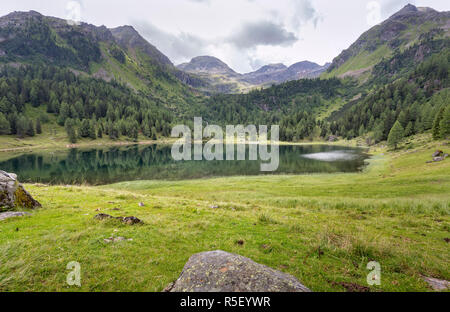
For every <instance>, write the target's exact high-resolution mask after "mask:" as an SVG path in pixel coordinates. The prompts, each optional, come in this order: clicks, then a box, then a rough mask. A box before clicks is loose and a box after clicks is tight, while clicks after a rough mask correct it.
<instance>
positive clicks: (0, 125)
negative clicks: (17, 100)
mask: <svg viewBox="0 0 450 312" xmlns="http://www.w3.org/2000/svg"><path fill="white" fill-rule="evenodd" d="M10 133H11V126H10V124H9V121H8V120H7V119H6V117H5V115H3V114H2V113H0V134H10Z"/></svg>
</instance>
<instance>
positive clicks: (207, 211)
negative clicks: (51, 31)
mask: <svg viewBox="0 0 450 312" xmlns="http://www.w3.org/2000/svg"><path fill="white" fill-rule="evenodd" d="M419 141H421V142H419ZM419 141H416V142H414V144H415V145H416V146H417V147H416V148H414V149H410V150H403V151H400V152H396V153H387V154H385V155H383V154H381V152H383V150H378V151H374V152H375V153H376V156H375V157H374V158H373V160H372V161H371V163H370V166H369V167H368V169H367V170H366V172H364V173H361V174H333V175H310V176H278V177H250V178H244V177H235V178H222V179H214V180H196V181H182V182H158V181H144V182H142V181H140V182H128V183H121V184H116V185H109V186H102V187H85V186H81V187H77V186H67V187H65V186H54V187H50V186H44V185H27V186H26V187H27V188H28V189H29V191H31V193H32V194H33V195H34V196H35V197H36V198H37V199H39V200H40V201H41V203H42V204H43V206H44V208H42V209H40V210H38V211H36V212H35V214H34V216H33V217H31V218H22V219H10V220H7V221H4V222H2V223H1V224H0V263H1V264H2V265H1V266H0V291H18V290H22V291H53V290H58V291H65V290H66V291H73V290H84V291H108V290H109V291H117V290H122V291H161V290H162V289H163V288H164V287H165V286H166V285H167V284H168V283H170V282H172V281H173V280H175V279H176V278H177V277H178V275H179V273H180V272H181V270H182V268H183V265H184V264H185V262H186V261H187V259H188V258H189V256H190V255H192V254H194V253H197V252H202V251H207V250H216V249H222V250H226V251H229V252H234V253H239V254H241V255H244V256H247V257H250V258H252V259H253V260H255V261H257V262H260V263H263V264H266V265H269V266H271V267H274V268H276V269H279V270H282V271H284V272H287V273H290V274H293V275H294V276H296V277H297V278H299V279H300V280H301V281H302V282H303V283H304V284H305V285H307V286H308V287H310V288H311V289H313V290H314V291H342V290H344V288H342V287H341V286H338V285H335V284H333V283H332V282H350V283H356V284H359V285H364V286H365V285H366V275H367V274H368V271H367V270H366V265H367V263H368V262H369V261H371V260H376V261H378V262H380V263H381V266H382V285H381V286H380V287H374V288H373V289H372V290H382V291H427V290H429V288H427V285H426V284H425V283H424V282H423V281H422V280H421V278H420V275H421V274H424V275H427V276H434V277H437V278H444V279H447V280H449V279H450V271H449V266H448V258H449V256H450V254H449V249H448V243H446V242H445V241H444V238H448V237H449V236H450V234H449V231H450V218H449V208H450V202H449V199H450V198H449V194H450V187H449V185H450V184H449V183H450V161H444V162H441V163H434V164H425V162H426V161H427V160H429V159H430V154H431V153H432V152H433V151H434V150H435V149H436V148H438V147H441V148H444V149H446V148H447V149H448V147H447V146H442V145H439V144H436V143H427V142H429V138H428V137H426V136H425V137H420V138H419ZM141 201H142V202H144V203H146V207H143V208H140V207H139V206H138V203H139V202H141ZM211 205H219V206H220V208H219V209H211V208H210V207H211ZM115 207H117V208H119V209H120V211H113V210H112V209H113V208H115ZM96 209H100V210H101V212H104V213H109V214H112V215H123V216H125V215H126V216H128V215H135V216H137V217H139V218H141V219H143V220H144V221H145V225H143V226H137V227H128V226H123V225H121V224H117V223H115V222H104V223H102V222H96V221H94V220H93V216H94V215H95V214H97V213H99V212H97V211H96ZM16 229H18V231H16ZM112 235H115V236H124V237H126V238H132V239H133V241H127V242H119V243H115V244H112V245H111V244H106V243H104V242H103V239H105V238H108V237H110V236H112ZM241 239H242V240H244V241H245V244H244V245H243V246H239V245H238V244H237V243H236V242H237V241H238V240H241ZM319 247H320V250H321V251H322V252H323V254H322V255H319ZM70 261H79V262H80V263H81V266H82V287H81V288H80V289H78V288H73V287H72V288H71V287H69V286H67V285H66V284H65V279H66V274H67V273H68V272H69V271H68V270H66V264H67V263H68V262H70Z"/></svg>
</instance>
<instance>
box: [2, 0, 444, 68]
mask: <svg viewBox="0 0 450 312" xmlns="http://www.w3.org/2000/svg"><path fill="white" fill-rule="evenodd" d="M0 3H1V5H0V15H5V14H8V13H10V12H12V11H29V10H36V11H38V12H41V13H42V14H44V15H51V16H57V17H61V18H71V19H77V20H81V21H83V22H87V23H91V24H94V25H106V26H107V27H116V26H121V25H133V26H134V27H135V28H136V29H137V30H138V31H139V32H140V33H141V34H142V35H143V36H144V37H145V38H146V39H147V40H148V41H149V42H151V43H152V44H154V45H155V46H156V47H157V48H158V49H160V50H161V51H162V52H163V53H164V54H166V55H167V56H168V57H169V58H170V59H171V60H172V62H173V63H175V64H179V63H182V62H186V61H189V60H190V59H191V58H192V57H195V56H199V55H212V56H216V57H218V58H220V59H222V60H223V61H224V62H226V63H227V64H229V65H230V66H231V67H232V68H233V69H234V70H236V71H238V72H248V71H252V70H255V69H257V68H259V67H260V66H262V65H265V64H271V63H284V64H286V65H291V64H293V63H296V62H298V61H303V60H310V61H314V62H317V63H319V64H324V63H325V62H329V61H331V60H332V59H333V58H334V57H335V56H337V55H338V54H339V53H340V52H341V51H342V50H343V49H345V48H347V47H348V46H349V45H350V44H351V43H353V42H354V41H355V40H356V39H357V38H358V37H359V35H361V34H362V33H363V32H364V31H366V30H367V29H369V28H370V27H371V26H373V25H375V24H377V23H379V22H381V21H382V20H384V19H386V18H387V17H389V16H390V15H392V14H393V13H395V12H396V11H398V10H399V9H401V8H402V7H403V6H405V5H406V4H407V3H412V4H415V5H416V6H428V7H432V8H434V9H437V10H439V11H448V10H450V2H449V1H448V0H377V1H373V0H343V1H336V0H276V1H274V0H169V1H167V0H145V1H142V0H126V1H123V0H39V1H35V0H15V1H10V0H0Z"/></svg>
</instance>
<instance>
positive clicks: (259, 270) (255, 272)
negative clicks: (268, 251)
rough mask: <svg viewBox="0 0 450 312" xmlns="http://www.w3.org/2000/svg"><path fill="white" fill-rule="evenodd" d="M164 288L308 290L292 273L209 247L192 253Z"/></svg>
mask: <svg viewBox="0 0 450 312" xmlns="http://www.w3.org/2000/svg"><path fill="white" fill-rule="evenodd" d="M165 291H168V292H310V290H309V289H308V288H306V287H305V286H303V285H302V284H301V283H300V282H299V281H298V280H297V279H296V278H295V277H293V276H291V275H288V274H285V273H282V272H279V271H276V270H273V269H271V268H269V267H267V266H264V265H261V264H258V263H256V262H253V261H252V260H250V259H248V258H245V257H242V256H239V255H235V254H231V253H227V252H224V251H211V252H204V253H200V254H196V255H193V256H192V257H191V258H190V259H189V261H188V262H187V263H186V265H185V267H184V269H183V272H182V273H181V276H180V278H179V279H178V280H177V281H176V282H175V283H174V284H173V285H170V286H169V287H168V288H166V290H165Z"/></svg>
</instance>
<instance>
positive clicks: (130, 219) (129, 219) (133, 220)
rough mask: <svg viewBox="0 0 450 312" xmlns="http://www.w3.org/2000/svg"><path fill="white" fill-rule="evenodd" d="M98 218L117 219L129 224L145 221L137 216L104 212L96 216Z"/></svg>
mask: <svg viewBox="0 0 450 312" xmlns="http://www.w3.org/2000/svg"><path fill="white" fill-rule="evenodd" d="M94 218H95V219H97V220H107V219H116V220H119V221H121V222H123V223H125V224H128V225H135V224H141V223H144V222H142V221H141V220H139V219H138V218H136V217H113V216H110V215H107V214H104V213H100V214H98V215H96V216H95V217H94Z"/></svg>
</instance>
